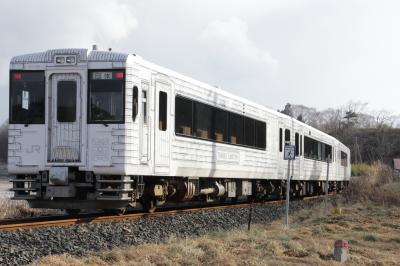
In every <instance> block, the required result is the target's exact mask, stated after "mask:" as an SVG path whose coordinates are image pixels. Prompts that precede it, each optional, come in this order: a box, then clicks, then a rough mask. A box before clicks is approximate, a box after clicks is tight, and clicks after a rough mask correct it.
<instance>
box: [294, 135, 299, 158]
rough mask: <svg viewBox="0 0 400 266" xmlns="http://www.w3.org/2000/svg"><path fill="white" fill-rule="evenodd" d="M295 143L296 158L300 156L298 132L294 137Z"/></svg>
mask: <svg viewBox="0 0 400 266" xmlns="http://www.w3.org/2000/svg"><path fill="white" fill-rule="evenodd" d="M294 143H295V146H296V156H299V150H300V145H299V133H297V132H296V134H295V135H294Z"/></svg>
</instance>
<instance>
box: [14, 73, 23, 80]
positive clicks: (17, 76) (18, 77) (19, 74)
mask: <svg viewBox="0 0 400 266" xmlns="http://www.w3.org/2000/svg"><path fill="white" fill-rule="evenodd" d="M14 79H15V80H20V79H22V74H21V73H14Z"/></svg>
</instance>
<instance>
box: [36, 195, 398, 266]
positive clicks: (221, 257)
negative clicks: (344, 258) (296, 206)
mask: <svg viewBox="0 0 400 266" xmlns="http://www.w3.org/2000/svg"><path fill="white" fill-rule="evenodd" d="M323 207H324V205H323V204H321V205H319V206H315V207H313V208H311V209H306V210H302V211H300V212H298V213H297V214H296V215H294V216H292V217H291V226H290V229H287V228H285V227H284V226H283V225H282V220H277V221H275V222H273V223H272V224H271V225H254V226H253V227H252V229H251V230H250V231H247V230H245V229H242V230H234V231H227V232H214V233H210V234H208V235H206V236H203V237H198V238H193V239H178V238H174V237H171V238H170V240H169V241H167V243H163V244H146V245H139V246H132V247H127V248H117V249H113V250H111V251H102V252H97V253H92V254H90V255H89V256H87V257H85V258H77V257H73V256H69V255H59V256H49V257H45V258H42V259H41V260H40V261H39V262H37V263H36V264H37V265H60V266H61V265H82V266H83V265H85V266H88V265H304V264H308V265H340V264H339V263H337V262H335V261H333V260H332V257H331V256H332V253H333V244H334V241H335V240H337V239H346V240H349V241H350V259H349V261H348V262H347V264H348V265H399V264H400V260H399V256H398V250H400V207H398V206H386V207H382V206H380V205H376V204H375V205H373V204H371V205H369V206H366V205H363V204H361V203H358V204H355V205H354V206H347V205H343V204H342V203H340V202H337V203H336V204H334V206H333V205H331V204H328V206H327V209H326V210H325V209H324V208H323Z"/></svg>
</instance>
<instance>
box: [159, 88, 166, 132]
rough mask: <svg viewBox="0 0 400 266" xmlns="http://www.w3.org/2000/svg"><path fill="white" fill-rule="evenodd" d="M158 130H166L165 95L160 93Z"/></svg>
mask: <svg viewBox="0 0 400 266" xmlns="http://www.w3.org/2000/svg"><path fill="white" fill-rule="evenodd" d="M158 128H159V129H160V130H162V131H166V130H167V93H166V92H163V91H160V93H159V98H158Z"/></svg>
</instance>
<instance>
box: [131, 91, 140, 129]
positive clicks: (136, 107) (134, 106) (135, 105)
mask: <svg viewBox="0 0 400 266" xmlns="http://www.w3.org/2000/svg"><path fill="white" fill-rule="evenodd" d="M138 93H139V92H138V88H137V87H136V86H134V87H133V91H132V121H133V122H135V120H136V116H137V114H138V111H139V99H138V97H139V95H138Z"/></svg>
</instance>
